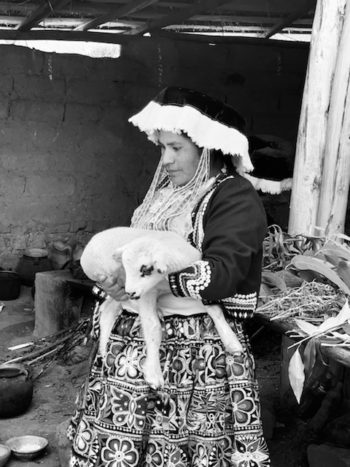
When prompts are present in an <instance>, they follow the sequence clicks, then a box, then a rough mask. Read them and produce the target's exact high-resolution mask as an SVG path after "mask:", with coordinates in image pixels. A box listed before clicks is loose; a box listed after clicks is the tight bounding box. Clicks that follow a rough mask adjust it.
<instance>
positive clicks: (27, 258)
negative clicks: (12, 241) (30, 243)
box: [16, 248, 52, 286]
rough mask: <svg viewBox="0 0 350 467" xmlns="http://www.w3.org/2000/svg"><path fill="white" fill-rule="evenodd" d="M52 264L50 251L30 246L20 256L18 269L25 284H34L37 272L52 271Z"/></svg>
mask: <svg viewBox="0 0 350 467" xmlns="http://www.w3.org/2000/svg"><path fill="white" fill-rule="evenodd" d="M51 269H52V265H51V262H50V260H49V258H48V251H47V250H43V249H41V248H28V249H27V250H25V252H24V253H23V256H22V258H20V260H19V262H18V265H17V268H16V271H17V273H18V274H19V276H20V278H21V282H22V284H24V285H28V286H31V285H33V284H34V280H35V274H36V273H37V272H43V271H51Z"/></svg>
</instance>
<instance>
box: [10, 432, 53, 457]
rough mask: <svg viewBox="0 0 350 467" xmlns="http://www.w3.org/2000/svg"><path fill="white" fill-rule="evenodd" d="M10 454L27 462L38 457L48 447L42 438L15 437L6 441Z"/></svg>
mask: <svg viewBox="0 0 350 467" xmlns="http://www.w3.org/2000/svg"><path fill="white" fill-rule="evenodd" d="M6 444H7V446H8V447H9V448H10V449H11V451H12V454H13V455H14V456H15V457H17V458H18V459H23V460H29V459H34V458H36V457H39V456H40V455H41V454H42V453H43V452H44V450H45V449H46V447H47V445H48V441H47V439H46V438H43V437H42V436H31V435H28V436H17V437H16V438H10V439H8V440H7V441H6Z"/></svg>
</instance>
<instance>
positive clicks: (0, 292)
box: [0, 271, 21, 300]
mask: <svg viewBox="0 0 350 467" xmlns="http://www.w3.org/2000/svg"><path fill="white" fill-rule="evenodd" d="M20 292H21V279H20V277H19V275H18V274H17V273H16V272H13V271H0V300H15V299H16V298H18V297H19V294H20Z"/></svg>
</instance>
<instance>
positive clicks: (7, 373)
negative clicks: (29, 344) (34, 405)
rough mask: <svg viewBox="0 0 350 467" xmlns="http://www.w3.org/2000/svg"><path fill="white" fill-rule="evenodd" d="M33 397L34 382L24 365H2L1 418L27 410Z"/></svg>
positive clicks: (0, 376)
mask: <svg viewBox="0 0 350 467" xmlns="http://www.w3.org/2000/svg"><path fill="white" fill-rule="evenodd" d="M32 397H33V382H32V380H31V377H30V374H29V371H28V370H27V369H26V367H25V366H24V365H20V364H15V363H13V364H4V365H0V418H9V417H15V416H16V415H20V414H21V413H23V412H25V411H26V410H27V409H28V407H29V405H30V403H31V401H32Z"/></svg>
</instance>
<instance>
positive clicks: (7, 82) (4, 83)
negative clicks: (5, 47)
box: [0, 46, 13, 98]
mask: <svg viewBox="0 0 350 467" xmlns="http://www.w3.org/2000/svg"><path fill="white" fill-rule="evenodd" d="M0 47H1V46H0ZM12 87H13V78H12V76H10V75H5V74H2V73H1V74H0V98H1V97H8V96H9V95H10V94H11V91H12Z"/></svg>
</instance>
